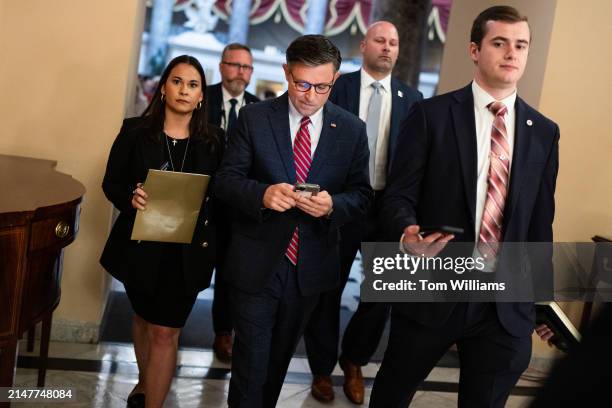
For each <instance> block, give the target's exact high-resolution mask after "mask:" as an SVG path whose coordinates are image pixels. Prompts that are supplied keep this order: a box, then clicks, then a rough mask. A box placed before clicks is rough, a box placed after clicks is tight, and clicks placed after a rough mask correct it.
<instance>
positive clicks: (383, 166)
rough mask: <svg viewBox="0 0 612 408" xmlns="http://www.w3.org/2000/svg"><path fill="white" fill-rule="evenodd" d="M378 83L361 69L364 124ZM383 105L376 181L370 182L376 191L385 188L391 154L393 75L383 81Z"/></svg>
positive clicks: (378, 139)
mask: <svg viewBox="0 0 612 408" xmlns="http://www.w3.org/2000/svg"><path fill="white" fill-rule="evenodd" d="M373 82H376V80H375V79H374V78H372V77H371V76H370V74H368V73H367V72H366V71H365V70H364V69H363V68H361V88H360V92H359V119H361V120H363V121H364V122H365V121H366V120H367V119H368V106H369V105H370V98H371V97H372V93H373V92H374V88H373V87H372V83H373ZM378 82H380V84H381V85H382V86H381V88H380V90H381V93H382V104H381V107H380V121H379V124H378V138H377V139H376V157H375V158H374V180H370V183H371V185H372V188H373V189H374V190H382V189H383V188H385V183H386V176H387V154H388V152H389V149H388V148H387V147H388V144H389V129H390V128H391V74H389V75H387V76H386V77H385V78H383V79H381V80H380V81H378Z"/></svg>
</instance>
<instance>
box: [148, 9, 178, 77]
mask: <svg viewBox="0 0 612 408" xmlns="http://www.w3.org/2000/svg"><path fill="white" fill-rule="evenodd" d="M173 6H174V0H153V12H152V13H151V27H150V29H149V46H148V48H147V57H146V58H147V59H146V61H147V64H146V72H147V74H148V75H159V74H161V71H162V70H163V69H164V66H165V65H166V50H167V47H168V36H169V35H170V26H171V25H172V7H173Z"/></svg>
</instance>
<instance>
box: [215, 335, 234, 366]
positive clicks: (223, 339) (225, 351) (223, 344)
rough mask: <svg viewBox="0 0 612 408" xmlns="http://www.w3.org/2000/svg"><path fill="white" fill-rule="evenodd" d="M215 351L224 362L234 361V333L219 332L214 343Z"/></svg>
mask: <svg viewBox="0 0 612 408" xmlns="http://www.w3.org/2000/svg"><path fill="white" fill-rule="evenodd" d="M213 351H214V352H215V356H216V357H217V359H218V360H219V361H222V362H224V363H231V362H232V335H231V334H217V335H216V336H215V342H214V343H213Z"/></svg>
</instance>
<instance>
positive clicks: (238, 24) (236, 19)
mask: <svg viewBox="0 0 612 408" xmlns="http://www.w3.org/2000/svg"><path fill="white" fill-rule="evenodd" d="M250 13H251V0H233V1H232V14H231V16H230V21H229V34H228V38H227V42H228V44H229V43H234V42H238V43H241V44H246V43H247V39H248V38H249V15H250Z"/></svg>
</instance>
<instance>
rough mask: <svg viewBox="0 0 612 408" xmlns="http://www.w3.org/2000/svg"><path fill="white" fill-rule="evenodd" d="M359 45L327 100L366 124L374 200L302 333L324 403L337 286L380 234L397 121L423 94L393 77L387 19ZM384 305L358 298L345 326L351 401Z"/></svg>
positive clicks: (394, 50) (358, 391)
mask: <svg viewBox="0 0 612 408" xmlns="http://www.w3.org/2000/svg"><path fill="white" fill-rule="evenodd" d="M360 48H361V54H362V56H363V66H362V68H361V69H360V70H359V71H356V72H352V73H350V74H344V75H342V76H341V77H340V78H338V80H337V81H336V83H335V84H334V88H333V89H332V93H331V96H330V100H331V101H332V102H333V103H335V104H336V105H339V106H340V107H342V108H344V109H346V110H348V111H349V112H351V113H352V114H354V115H355V116H358V117H359V118H360V119H362V120H363V121H364V122H366V123H367V133H368V143H369V149H370V162H369V166H368V167H369V172H370V183H371V185H372V188H373V189H374V205H373V206H372V209H371V211H370V212H369V213H368V216H367V217H365V218H364V219H360V220H357V221H355V222H352V223H350V224H347V225H345V226H343V227H342V229H341V233H340V236H341V239H340V286H339V287H338V288H336V289H334V290H332V291H329V292H326V293H325V294H323V295H321V298H320V299H319V303H318V305H317V307H316V309H315V311H314V312H313V315H312V317H311V319H310V322H309V323H308V326H307V328H306V331H305V332H304V341H305V343H306V350H307V354H308V362H309V364H310V369H311V371H312V374H313V381H312V387H311V392H312V395H313V396H314V397H315V398H316V399H317V400H319V401H323V402H326V401H331V400H333V399H334V389H333V387H332V381H331V373H332V371H333V369H334V367H335V366H336V362H337V361H338V340H339V335H340V334H339V326H340V301H341V298H342V291H343V290H344V286H345V285H346V282H347V279H348V276H349V273H350V271H351V265H352V264H353V261H354V259H355V255H356V254H357V251H358V250H359V249H360V246H361V242H362V241H376V240H377V230H378V221H377V220H376V203H377V201H378V200H379V198H380V196H381V194H382V192H383V191H384V189H385V179H386V176H387V172H388V169H389V164H390V161H391V157H393V153H394V152H395V148H396V145H397V136H398V133H399V127H400V123H401V121H402V120H403V119H404V118H405V117H406V116H407V115H408V111H409V109H410V106H411V105H412V104H413V103H414V102H417V101H419V100H421V99H422V95H421V93H420V92H418V91H416V90H414V89H413V88H411V87H410V86H408V85H407V84H405V83H403V82H402V81H400V80H398V79H396V78H394V77H392V76H391V72H392V71H393V67H394V66H395V63H396V61H397V56H398V52H399V37H398V34H397V29H396V28H395V26H394V25H393V24H391V23H389V22H387V21H378V22H376V23H374V24H372V25H371V26H370V27H369V28H368V31H367V32H366V35H365V38H364V39H363V41H362V42H361V45H360ZM389 309H390V306H389V305H388V304H384V303H361V302H360V303H359V307H358V308H357V311H356V312H355V314H354V315H353V317H352V318H351V321H350V322H349V325H348V327H347V329H346V332H345V333H344V338H343V340H342V356H341V359H340V366H341V367H342V369H343V370H344V376H345V383H344V392H345V394H346V396H347V397H348V398H349V400H351V401H352V402H354V403H356V404H361V403H363V396H364V385H363V377H362V375H361V366H362V365H366V364H367V363H368V361H369V360H370V358H371V357H372V355H373V354H374V352H375V351H376V348H377V346H378V343H379V341H380V338H381V335H382V332H383V330H384V328H385V323H386V321H387V317H388V315H389Z"/></svg>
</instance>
